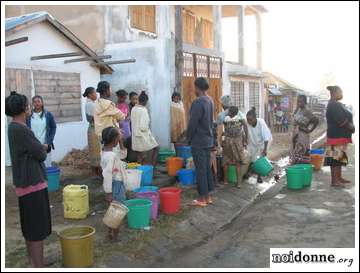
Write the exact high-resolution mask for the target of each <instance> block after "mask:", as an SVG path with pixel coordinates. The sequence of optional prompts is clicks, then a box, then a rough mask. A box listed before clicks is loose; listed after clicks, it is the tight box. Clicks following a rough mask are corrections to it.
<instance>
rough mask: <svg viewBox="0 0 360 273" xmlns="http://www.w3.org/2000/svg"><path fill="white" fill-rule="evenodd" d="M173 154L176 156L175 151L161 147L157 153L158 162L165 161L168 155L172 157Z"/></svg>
mask: <svg viewBox="0 0 360 273" xmlns="http://www.w3.org/2000/svg"><path fill="white" fill-rule="evenodd" d="M174 156H176V152H175V151H172V150H169V149H164V148H161V149H160V151H159V155H158V162H159V163H166V160H167V159H168V158H169V157H174Z"/></svg>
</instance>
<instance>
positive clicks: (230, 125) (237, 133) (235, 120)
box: [223, 106, 249, 188]
mask: <svg viewBox="0 0 360 273" xmlns="http://www.w3.org/2000/svg"><path fill="white" fill-rule="evenodd" d="M238 112H239V109H238V108H237V107H236V106H231V107H230V108H229V112H228V116H226V117H225V119H224V127H225V140H224V144H223V145H224V184H228V175H227V172H228V168H229V165H230V164H234V165H236V173H237V183H236V186H237V187H238V188H240V183H241V182H242V178H243V176H244V174H245V172H246V171H247V168H248V165H249V162H248V161H249V160H248V158H247V156H246V154H245V149H244V146H245V143H246V141H245V140H244V139H243V138H244V134H243V131H244V129H243V127H244V126H246V124H245V122H244V120H243V119H241V118H240V117H239V116H238Z"/></svg>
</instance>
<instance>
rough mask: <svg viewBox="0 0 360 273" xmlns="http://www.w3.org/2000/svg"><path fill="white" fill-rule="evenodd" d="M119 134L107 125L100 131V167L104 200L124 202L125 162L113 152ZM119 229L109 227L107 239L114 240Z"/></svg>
mask: <svg viewBox="0 0 360 273" xmlns="http://www.w3.org/2000/svg"><path fill="white" fill-rule="evenodd" d="M120 139H121V134H120V131H119V129H118V128H116V127H108V128H105V129H104V130H103V131H102V144H103V145H104V146H103V151H102V153H101V167H102V170H103V172H102V174H103V177H104V181H103V187H104V191H105V193H106V201H108V202H109V204H110V203H111V202H112V201H117V202H121V203H122V202H124V201H125V200H126V190H125V186H124V180H125V179H126V172H125V162H123V161H121V160H120V158H119V156H118V155H116V153H115V152H114V148H115V147H116V146H117V145H118V143H119V142H120ZM118 233H119V229H111V228H109V235H108V236H109V239H110V240H115V239H116V238H117V235H118Z"/></svg>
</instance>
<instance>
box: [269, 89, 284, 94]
mask: <svg viewBox="0 0 360 273" xmlns="http://www.w3.org/2000/svg"><path fill="white" fill-rule="evenodd" d="M268 90H269V92H270V93H271V94H272V95H274V96H281V95H282V93H281V91H280V90H279V89H278V88H268Z"/></svg>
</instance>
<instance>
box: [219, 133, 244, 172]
mask: <svg viewBox="0 0 360 273" xmlns="http://www.w3.org/2000/svg"><path fill="white" fill-rule="evenodd" d="M249 161H250V160H249V158H248V156H246V153H245V149H244V144H243V141H242V138H241V137H226V138H225V140H224V158H223V163H224V165H228V164H236V163H240V164H248V163H250V162H249Z"/></svg>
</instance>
